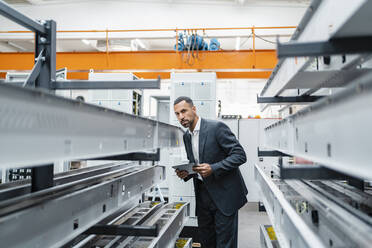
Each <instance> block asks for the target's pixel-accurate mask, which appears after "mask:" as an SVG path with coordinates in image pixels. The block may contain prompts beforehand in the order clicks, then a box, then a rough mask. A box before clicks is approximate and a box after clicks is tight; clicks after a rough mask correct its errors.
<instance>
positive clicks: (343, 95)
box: [265, 74, 372, 179]
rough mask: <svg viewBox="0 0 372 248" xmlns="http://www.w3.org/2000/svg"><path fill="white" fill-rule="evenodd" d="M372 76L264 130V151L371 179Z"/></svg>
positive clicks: (365, 77)
mask: <svg viewBox="0 0 372 248" xmlns="http://www.w3.org/2000/svg"><path fill="white" fill-rule="evenodd" d="M371 104H372V74H367V75H365V76H364V77H362V78H360V79H359V80H357V81H356V82H354V83H353V84H352V85H350V86H349V87H348V88H347V89H344V90H343V91H341V92H339V93H338V94H334V95H332V96H330V97H327V98H324V99H322V100H320V101H318V102H316V103H314V104H312V105H310V106H309V107H307V108H305V109H303V110H301V111H299V112H297V113H296V114H294V115H292V116H290V117H288V118H286V119H283V120H281V121H279V122H277V123H275V124H273V125H271V126H269V127H267V128H266V129H265V135H266V139H265V147H267V148H270V149H274V150H278V151H280V152H283V153H286V154H290V155H293V156H298V157H302V158H305V159H308V160H311V161H314V162H317V163H319V164H321V165H324V166H326V167H329V168H331V169H333V170H336V171H340V172H342V173H344V174H346V175H350V176H354V177H358V178H361V179H372V172H371V169H370V165H371V163H372V158H371V156H370V141H371V140H372V133H371V132H370V131H369V130H370V123H371V116H372V109H371V108H370V106H371Z"/></svg>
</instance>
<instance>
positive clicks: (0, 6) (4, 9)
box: [0, 1, 46, 34]
mask: <svg viewBox="0 0 372 248" xmlns="http://www.w3.org/2000/svg"><path fill="white" fill-rule="evenodd" d="M0 15H3V16H4V17H6V18H8V19H9V20H11V21H13V22H16V23H18V24H19V25H21V26H23V27H25V28H27V29H29V30H31V31H33V32H37V33H40V34H45V33H46V29H45V27H44V26H43V25H42V24H40V23H38V22H36V21H34V20H32V19H31V18H29V17H27V16H25V15H24V14H22V13H20V12H18V11H17V10H15V9H13V8H12V7H10V6H9V5H8V4H6V3H5V2H4V1H0Z"/></svg>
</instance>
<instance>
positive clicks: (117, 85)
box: [52, 77, 160, 90]
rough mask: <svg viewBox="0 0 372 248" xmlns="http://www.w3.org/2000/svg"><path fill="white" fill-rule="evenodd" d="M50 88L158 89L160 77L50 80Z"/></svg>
mask: <svg viewBox="0 0 372 248" xmlns="http://www.w3.org/2000/svg"><path fill="white" fill-rule="evenodd" d="M52 89H56V90H62V89H64V90H66V89H160V77H159V78H158V79H157V80H130V81H91V80H68V81H54V82H52Z"/></svg>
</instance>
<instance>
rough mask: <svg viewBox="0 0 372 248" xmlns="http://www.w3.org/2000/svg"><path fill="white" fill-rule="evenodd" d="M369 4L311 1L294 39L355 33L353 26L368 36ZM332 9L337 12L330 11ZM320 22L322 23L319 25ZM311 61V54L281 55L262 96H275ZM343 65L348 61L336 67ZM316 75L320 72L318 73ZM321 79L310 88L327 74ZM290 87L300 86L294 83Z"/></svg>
mask: <svg viewBox="0 0 372 248" xmlns="http://www.w3.org/2000/svg"><path fill="white" fill-rule="evenodd" d="M370 5H371V3H370V2H369V1H366V0H357V1H347V0H341V1H332V0H325V1H312V3H311V5H310V6H309V9H308V11H307V13H306V15H305V16H304V18H303V20H302V21H301V24H300V26H301V27H300V26H299V27H298V29H297V30H296V32H295V34H294V37H293V38H292V42H294V41H296V42H301V41H303V42H309V41H328V40H329V39H330V38H332V37H337V38H339V37H347V36H346V35H352V34H353V32H349V31H350V30H353V29H354V30H358V31H355V32H357V33H358V35H359V36H363V34H364V36H368V35H369V34H370V30H369V29H368V30H367V26H368V25H367V24H365V23H368V20H369V17H368V15H367V13H369V12H368V11H366V10H364V7H366V8H367V9H369V8H370ZM329 13H334V14H333V15H329ZM357 21H361V23H357ZM320 23H321V24H322V25H319V24H320ZM360 26H361V27H360ZM355 32H354V33H355ZM358 56H359V55H357V57H358ZM360 56H363V55H360ZM310 63H312V59H311V58H308V57H306V58H287V59H281V60H280V61H279V63H278V66H277V67H276V68H275V69H274V71H273V73H272V75H271V76H270V79H269V80H268V82H267V83H266V85H265V87H264V89H263V90H262V92H261V96H268V97H272V96H277V95H279V94H280V93H281V92H283V90H284V89H286V88H287V83H288V82H290V81H291V80H292V81H293V80H294V79H296V77H298V76H300V74H299V73H302V72H304V71H305V70H306V68H307V64H310ZM344 66H346V65H342V64H341V65H340V66H338V68H335V69H342V68H343V67H344ZM321 73H323V72H321ZM324 73H326V72H324ZM298 74H299V75H298ZM313 76H314V75H313ZM315 76H317V75H316V74H315ZM319 76H321V75H319ZM323 76H324V75H323ZM320 79H321V81H320V82H318V81H316V79H312V81H311V82H310V84H308V86H307V88H312V87H313V83H316V84H322V83H324V82H325V81H328V78H324V77H321V78H320ZM301 82H302V81H301V80H296V81H295V83H296V84H300V83H301ZM292 84H293V82H292ZM291 88H297V87H294V86H292V87H291ZM300 88H301V87H300ZM305 88H306V87H305Z"/></svg>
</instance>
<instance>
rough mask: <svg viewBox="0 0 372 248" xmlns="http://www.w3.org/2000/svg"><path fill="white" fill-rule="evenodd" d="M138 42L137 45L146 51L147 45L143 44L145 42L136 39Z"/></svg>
mask: <svg viewBox="0 0 372 248" xmlns="http://www.w3.org/2000/svg"><path fill="white" fill-rule="evenodd" d="M136 42H137V44H138V45H139V46H140V47H141V48H142V49H145V48H146V46H145V44H143V42H142V41H141V40H140V39H136Z"/></svg>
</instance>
